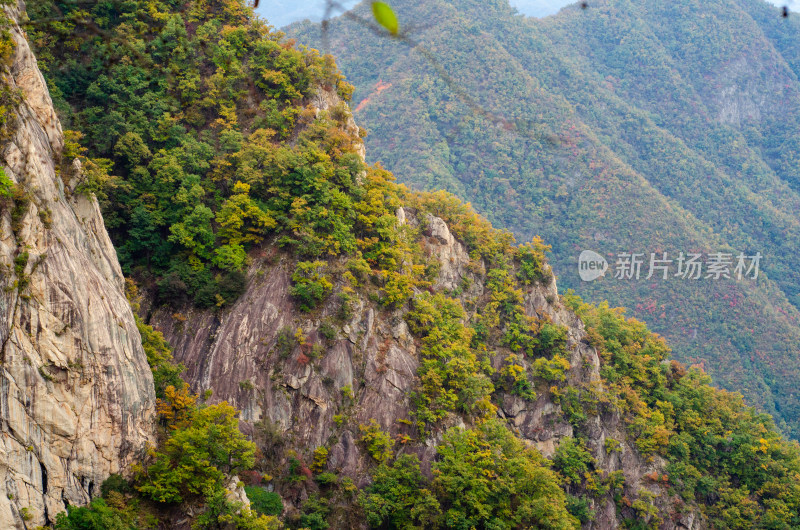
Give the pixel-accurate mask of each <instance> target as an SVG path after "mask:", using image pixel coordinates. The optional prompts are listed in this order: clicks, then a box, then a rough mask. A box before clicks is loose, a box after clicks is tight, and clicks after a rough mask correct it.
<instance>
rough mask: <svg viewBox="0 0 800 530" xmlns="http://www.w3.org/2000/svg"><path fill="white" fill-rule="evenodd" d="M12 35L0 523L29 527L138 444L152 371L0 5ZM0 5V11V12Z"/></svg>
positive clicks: (88, 201)
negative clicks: (62, 170) (61, 163)
mask: <svg viewBox="0 0 800 530" xmlns="http://www.w3.org/2000/svg"><path fill="white" fill-rule="evenodd" d="M4 9H5V16H6V17H8V18H9V19H10V20H11V24H10V28H9V29H10V33H11V36H12V39H13V41H14V44H15V49H14V52H13V55H12V59H11V64H10V65H9V66H7V67H5V68H4V69H3V71H2V72H0V78H1V79H0V91H2V92H3V93H4V97H5V96H8V95H9V94H10V95H11V96H9V97H12V98H13V99H14V104H12V105H6V109H7V110H6V113H5V118H6V124H7V126H6V128H5V130H4V132H3V134H2V136H0V158H1V159H2V167H3V169H4V172H5V175H6V176H7V178H8V179H9V180H10V181H11V182H13V184H14V186H13V188H12V189H13V193H12V195H13V196H11V197H5V198H2V197H0V287H1V288H0V347H1V349H0V528H4V529H5V528H25V527H28V528H33V527H36V526H37V525H42V524H46V523H47V522H51V521H53V520H54V519H55V514H56V513H57V512H60V511H62V510H64V508H65V506H66V504H72V505H81V504H85V503H86V502H88V501H89V500H90V498H91V497H92V496H94V495H97V494H99V489H100V484H101V483H102V481H103V480H104V479H105V478H106V477H107V476H108V475H109V474H110V473H115V472H119V471H120V470H121V469H122V468H123V467H124V466H125V465H126V464H128V463H130V462H131V461H132V460H134V459H135V458H136V457H137V456H138V455H140V454H141V451H142V450H143V448H144V446H145V444H146V443H147V442H148V441H150V440H151V439H152V437H153V435H152V425H153V416H154V402H155V397H154V394H153V382H152V375H151V372H150V370H149V368H148V365H147V359H146V356H145V354H144V351H143V350H142V347H141V339H140V336H139V333H138V331H137V329H136V324H135V322H134V319H133V315H132V313H131V310H130V307H129V305H128V303H127V300H126V299H125V295H124V289H123V288H124V284H123V277H122V273H121V270H120V267H119V263H118V262H117V258H116V254H115V252H114V248H113V247H112V245H111V242H110V240H109V238H108V235H107V233H106V231H105V227H104V225H103V220H102V217H101V215H100V210H99V208H98V205H97V201H96V200H95V199H94V198H93V197H91V198H89V197H87V196H86V195H83V194H81V193H78V192H75V189H74V188H75V186H76V184H77V183H78V182H79V181H80V180H81V178H82V175H81V170H80V165H79V164H77V163H75V164H73V166H72V168H71V170H70V171H68V172H65V173H69V175H70V179H66V180H67V183H66V185H65V184H64V182H63V181H62V178H61V177H60V176H59V172H58V170H57V167H58V161H59V160H60V158H61V151H62V149H63V145H64V139H63V136H62V133H61V126H60V124H59V122H58V118H57V117H56V115H55V112H54V110H53V107H52V103H51V100H50V96H49V94H48V92H47V88H46V85H45V82H44V79H43V78H42V75H41V73H40V72H39V70H38V68H37V65H36V59H35V58H34V56H33V54H32V52H31V50H30V47H29V46H28V43H27V41H26V39H25V36H24V34H23V33H22V31H21V30H20V28H19V27H18V25H17V22H18V21H19V18H20V16H21V13H23V12H24V5H23V4H22V3H21V2H20V4H19V5H16V6H10V7H5V8H4ZM0 14H2V13H0Z"/></svg>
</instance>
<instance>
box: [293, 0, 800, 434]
mask: <svg viewBox="0 0 800 530" xmlns="http://www.w3.org/2000/svg"><path fill="white" fill-rule="evenodd" d="M392 5H393V6H394V7H395V9H396V10H397V13H398V17H399V19H400V21H401V24H403V23H405V24H407V25H410V26H413V27H415V28H417V29H416V30H415V31H414V32H413V37H414V39H415V40H417V41H418V42H421V43H422V44H423V45H424V47H425V48H426V49H427V50H428V51H430V53H432V54H433V55H434V56H435V57H437V60H438V61H439V62H440V65H441V67H442V68H443V69H444V70H445V71H446V72H447V74H448V75H449V76H450V77H451V79H450V83H451V84H450V85H449V86H448V84H447V83H446V82H445V80H443V78H442V76H441V75H439V73H437V72H436V71H435V70H434V68H433V67H432V66H431V64H430V63H429V62H427V61H426V60H425V59H424V58H423V56H422V55H421V54H419V53H416V52H410V51H409V49H408V48H407V47H406V46H404V45H402V44H399V43H396V42H394V41H392V40H389V39H385V38H382V37H379V36H376V35H374V34H372V33H369V32H365V31H364V30H363V28H361V27H359V26H355V25H352V24H350V23H348V22H346V21H343V20H337V21H335V22H334V23H333V24H332V26H331V30H330V33H329V36H330V43H331V45H330V49H329V50H328V51H330V52H331V53H333V54H334V55H335V56H336V57H337V61H338V63H339V65H340V66H341V68H342V69H343V71H344V73H345V74H346V75H347V77H348V79H349V80H350V81H351V82H353V83H354V84H355V85H356V88H357V90H356V92H355V96H354V101H353V103H354V107H355V108H357V112H356V118H357V120H358V121H359V123H361V124H363V125H364V126H365V127H366V128H367V129H368V131H369V136H368V137H367V139H366V142H367V152H368V153H369V156H370V158H371V160H373V161H378V160H380V161H381V162H382V163H383V164H384V165H385V166H386V167H388V168H389V169H391V170H392V171H393V172H394V173H395V175H396V176H397V177H398V178H399V179H400V180H401V181H404V182H406V183H408V184H410V185H412V186H414V187H417V188H424V189H439V188H446V189H448V190H450V191H453V192H455V193H457V194H458V195H460V196H461V197H463V198H464V199H466V200H469V201H471V202H473V204H474V205H475V206H476V207H477V209H478V210H479V211H480V212H482V213H483V214H485V215H487V216H488V217H489V218H490V219H491V220H492V221H493V222H494V223H495V224H497V225H501V226H505V227H507V228H509V229H511V230H512V231H513V232H514V233H515V234H517V235H518V236H519V237H520V238H522V239H529V238H530V237H532V236H534V235H537V234H539V235H541V236H543V237H544V239H545V240H546V241H547V242H548V243H551V244H552V245H553V258H552V262H553V264H554V267H555V270H556V272H557V274H558V276H559V282H560V285H561V286H564V287H572V288H574V289H576V290H577V291H578V293H579V294H581V295H582V296H584V297H586V298H589V299H591V300H594V301H598V300H601V299H603V298H608V299H609V300H610V301H611V303H613V304H617V305H627V306H628V307H630V309H631V313H632V314H633V315H634V316H636V317H638V318H640V319H643V320H645V321H647V323H648V324H649V325H651V327H653V328H654V329H656V331H658V332H660V333H662V334H664V335H666V336H667V337H668V338H669V339H670V343H671V344H672V345H673V346H674V347H675V356H676V357H678V358H679V359H681V360H683V361H686V362H697V363H701V364H703V365H704V366H705V367H706V368H707V369H708V370H709V371H710V372H711V373H712V374H713V376H714V378H715V380H716V381H718V382H719V383H720V384H722V385H724V386H726V387H727V388H730V389H734V390H739V391H741V392H743V393H744V394H745V395H747V396H748V398H749V399H750V401H751V402H752V403H757V404H759V405H760V406H761V407H763V408H764V409H765V410H767V411H769V412H771V413H773V414H775V415H776V418H778V419H779V421H780V420H784V421H785V422H786V424H785V427H787V428H788V429H790V430H792V431H793V432H794V433H795V435H797V434H798V433H799V432H800V393H798V392H797V381H798V380H800V312H798V307H800V268H798V266H797V263H796V260H797V259H798V256H800V216H798V212H800V82H798V76H800V42H799V41H798V35H800V18H798V17H789V18H788V19H784V18H782V17H781V16H780V10H779V9H778V8H776V7H774V6H772V5H770V4H767V3H765V2H762V1H761V0H680V1H671V2H665V1H663V0H637V1H630V0H604V1H602V2H593V3H592V8H591V9H587V10H581V9H578V8H577V6H575V7H567V8H565V9H563V10H562V11H561V12H560V13H559V14H558V15H556V16H553V17H547V18H544V19H532V18H525V17H519V16H516V15H515V13H514V11H513V10H512V9H511V8H510V7H509V5H508V3H507V2H505V1H503V0H494V1H492V0H481V1H478V0H453V1H445V0H426V1H419V0H413V1H412V0H396V1H394V2H392ZM356 9H363V10H365V11H364V13H363V14H364V15H365V16H369V13H368V12H367V11H366V9H368V8H367V6H366V5H362V6H359V7H357V8H356ZM290 34H292V35H293V36H295V37H298V38H299V40H300V41H301V42H306V43H308V44H311V45H314V46H319V44H320V43H319V28H318V27H316V26H314V25H298V26H295V27H292V28H291V31H290ZM470 100H471V101H470ZM470 104H471V105H477V106H480V107H481V109H482V110H483V111H486V112H485V113H484V115H481V114H480V113H478V114H476V113H475V112H474V111H473V110H471V109H470V108H469V105H470ZM552 138H558V140H556V141H553V140H552ZM584 249H590V250H594V251H597V252H599V253H601V254H603V255H604V256H605V257H606V259H607V260H608V261H609V263H610V267H611V268H612V271H611V272H612V273H613V269H614V265H615V262H616V260H617V259H618V254H619V253H622V252H633V253H642V254H644V255H645V256H646V258H645V259H648V260H649V258H650V254H651V253H658V255H659V256H661V255H662V254H661V253H663V252H668V254H669V256H670V257H671V258H677V257H678V256H679V253H680V252H684V253H689V252H700V253H706V254H710V253H714V252H717V251H724V252H727V253H734V254H738V253H739V252H743V253H747V254H754V253H756V252H760V253H761V254H762V255H763V256H764V258H763V260H762V263H761V265H762V272H763V274H762V275H761V276H760V277H759V280H758V281H757V282H754V281H735V280H720V281H713V280H700V281H690V280H683V279H680V278H675V277H674V276H670V278H671V279H669V280H660V279H658V277H656V279H653V278H651V279H650V280H647V281H645V279H644V276H646V274H647V266H648V265H649V264H648V263H645V264H644V268H643V270H644V271H645V272H644V274H643V276H642V279H640V280H639V281H635V280H623V279H614V278H613V277H612V276H613V274H608V275H607V276H606V277H605V278H603V279H601V280H597V281H594V282H582V281H581V280H580V278H579V277H578V270H577V259H578V255H579V254H580V253H581V251H582V250H584ZM673 267H674V269H675V268H676V264H675V263H673ZM674 269H673V270H672V273H673V274H674V272H675V270H674Z"/></svg>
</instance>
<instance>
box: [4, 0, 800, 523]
mask: <svg viewBox="0 0 800 530" xmlns="http://www.w3.org/2000/svg"><path fill="white" fill-rule="evenodd" d="M476 5H477V4H476ZM28 16H29V17H30V21H29V23H28V24H25V26H24V27H25V28H27V31H28V37H29V38H30V40H31V41H32V43H33V47H34V51H35V52H36V53H37V55H38V57H39V61H40V62H39V64H40V67H41V68H42V70H43V71H44V74H45V77H46V79H47V81H48V85H49V87H50V91H51V94H52V96H53V100H54V103H55V105H56V107H57V109H58V110H59V112H60V118H61V120H62V122H63V124H64V126H65V129H69V130H71V131H73V132H71V133H68V135H67V142H66V144H65V147H64V152H63V157H62V158H63V160H62V162H63V164H62V167H61V169H60V171H62V172H63V173H62V175H63V178H65V179H67V182H71V181H70V180H69V178H68V177H69V175H71V173H68V168H70V167H71V168H75V167H76V166H77V167H79V168H80V167H82V168H83V169H82V170H81V171H80V172H78V171H77V170H74V169H73V171H75V172H76V173H77V174H79V175H81V176H82V178H81V180H80V182H78V183H75V185H74V187H73V188H72V191H71V192H74V193H76V194H81V193H82V194H85V195H87V196H89V197H91V195H92V194H94V195H96V196H97V197H98V198H99V199H100V202H101V206H102V208H103V212H104V217H105V222H106V224H107V226H108V229H109V233H110V235H111V239H112V241H113V242H114V245H115V247H116V249H117V253H118V255H119V259H120V262H121V265H122V268H123V270H124V272H125V273H126V275H127V276H128V277H129V282H128V284H127V286H128V293H127V294H128V296H129V299H130V301H131V303H132V305H133V307H134V310H135V311H136V312H137V313H138V319H137V324H138V329H139V332H140V334H141V338H142V343H143V346H144V352H145V353H146V355H147V359H148V361H149V363H150V366H151V368H152V370H153V380H154V385H155V396H156V397H157V398H158V403H157V412H158V419H159V421H158V425H157V428H156V433H157V442H158V443H157V445H156V446H154V447H152V448H151V450H150V451H148V453H147V454H146V455H143V456H142V459H141V461H140V462H138V463H137V464H136V465H134V466H132V467H131V468H130V469H126V470H125V471H124V473H123V475H124V476H125V478H123V477H122V476H118V475H114V476H113V477H112V478H110V479H109V480H107V481H106V482H105V483H104V484H102V486H100V487H99V493H100V495H97V496H96V498H95V499H94V501H93V502H92V503H91V504H90V505H89V506H87V507H83V508H75V507H71V508H70V509H69V512H68V513H62V514H60V515H58V516H54V519H55V520H54V521H49V522H54V523H55V527H56V528H59V529H62V530H64V529H69V530H74V529H81V530H84V529H87V528H88V529H92V530H94V529H100V528H104V529H105V528H115V529H117V528H118V529H132V528H188V527H191V528H196V529H206V528H208V529H217V528H241V529H274V528H280V527H288V528H298V529H299V528H309V529H312V530H324V529H327V528H356V527H364V526H369V527H372V528H404V529H409V528H464V529H466V528H493V529H512V528H520V527H525V528H529V527H537V528H538V527H541V528H554V529H568V528H579V527H581V526H583V527H586V528H611V527H628V528H676V527H683V528H693V529H694V528H706V527H716V528H792V527H798V526H800V519H799V517H800V515H798V514H800V489H799V488H798V483H800V447H798V444H797V443H796V442H793V441H788V440H787V439H785V438H784V437H782V435H781V433H780V432H779V431H778V429H777V428H776V426H775V424H774V422H773V420H772V418H771V417H770V416H769V415H766V414H763V413H759V412H757V411H756V410H754V409H752V408H750V407H748V406H747V405H746V404H745V401H744V400H743V399H742V397H741V396H740V395H738V394H732V393H728V392H726V391H724V390H718V389H715V388H713V387H712V386H711V384H710V383H711V380H710V378H709V377H708V376H707V375H705V373H704V372H703V371H702V370H701V369H699V368H697V367H693V368H686V367H685V366H684V365H682V364H680V363H678V362H676V361H672V360H671V359H670V349H669V347H668V346H667V342H666V341H665V340H664V339H663V338H662V337H660V336H659V335H657V334H654V333H652V332H650V331H649V330H648V329H647V327H646V326H645V325H644V324H643V323H642V322H640V321H637V320H635V319H629V318H626V316H625V314H624V311H623V310H621V309H613V308H611V307H609V305H608V304H607V303H600V304H596V305H594V304H588V303H585V302H584V301H583V300H582V299H581V298H580V297H579V296H577V295H576V294H575V293H574V292H571V291H562V292H561V293H559V291H558V290H557V288H556V281H555V277H554V275H553V271H552V268H551V267H550V265H549V264H548V260H547V257H546V256H547V255H548V253H549V252H550V250H551V249H550V246H548V244H560V242H559V240H557V239H551V240H550V241H543V240H542V239H540V238H538V237H530V238H526V239H525V240H524V241H525V242H524V243H523V244H519V242H518V241H517V240H515V238H514V236H513V235H512V234H511V232H509V231H505V230H500V229H497V228H494V227H493V226H492V225H491V224H490V223H489V222H488V221H487V220H486V219H485V218H484V217H482V216H480V215H479V214H477V213H475V211H473V210H472V208H471V207H469V206H468V205H465V204H464V203H463V202H461V201H460V200H459V199H457V198H456V197H455V196H453V195H450V194H448V193H445V192H438V193H430V192H416V191H411V190H409V189H408V188H406V187H405V186H403V185H401V184H398V183H396V182H395V177H394V176H393V175H392V173H390V172H389V171H387V170H386V169H384V168H383V167H381V165H380V164H367V163H366V162H365V154H364V144H363V138H364V135H365V131H364V130H363V129H361V128H359V127H358V126H357V125H356V124H355V122H354V121H353V118H352V114H351V110H350V108H349V107H348V105H347V104H346V101H347V100H348V99H350V97H351V95H352V93H353V86H352V85H350V84H349V83H348V82H347V81H345V80H344V77H343V76H342V75H341V73H340V72H339V70H338V68H337V66H336V64H335V62H334V60H333V58H332V57H331V56H328V55H325V56H323V55H320V54H319V53H318V52H317V51H315V50H312V49H307V48H303V47H299V46H298V45H297V44H296V42H293V41H291V40H287V39H286V37H285V35H283V34H282V33H280V32H276V31H274V30H273V29H271V28H270V27H269V26H268V25H266V24H265V23H264V22H263V21H259V20H257V19H254V18H253V17H252V12H251V10H250V8H248V7H247V6H246V5H245V4H244V2H242V1H240V0H194V1H191V2H185V1H183V0H180V1H178V0H174V1H173V0H126V1H124V2H100V3H97V4H95V5H92V6H89V7H86V6H83V5H81V6H77V5H75V4H74V3H72V2H70V1H68V0H45V1H42V2H37V3H35V4H33V3H32V4H31V5H29V6H28ZM459 16H460V15H459V14H458V13H457V12H456V13H453V17H454V18H453V20H454V21H455V22H456V23H457V22H459V20H460V19H459V18H458V17H459ZM498 20H499V19H498ZM477 34H479V32H478V33H477ZM386 45H387V41H379V42H378V43H376V46H377V47H380V46H386ZM376 50H378V48H376V49H375V50H372V49H370V48H364V52H365V53H367V52H373V51H376ZM431 82H432V83H434V84H435V82H434V81H431ZM420 101H423V100H420ZM561 104H562V107H559V106H558V105H556V104H554V107H553V108H554V109H556V110H554V111H553V112H556V111H557V110H558V109H559V108H563V102H562V103H561ZM398 123H400V122H398ZM533 137H536V136H533ZM415 140H417V138H415ZM541 153H542V155H541V156H546V155H545V154H544V153H545V148H544V147H542V149H541ZM421 156H422V155H421ZM553 156H555V155H553ZM575 156H576V158H580V156H581V155H580V153H576V154H575ZM76 158H77V159H78V160H79V162H80V164H75V163H73V162H72V161H73V160H74V159H76ZM613 175H614V174H613V173H612V172H611V171H610V169H609V171H608V179H612V178H613V179H617V178H618V177H616V176H613ZM630 175H633V173H632V170H631V172H630ZM558 177H559V175H554V177H553V178H558ZM631 178H632V177H631ZM613 182H618V180H613ZM0 184H2V187H0V196H2V198H3V199H2V200H3V202H2V206H3V216H4V219H5V218H6V217H8V218H10V219H12V220H13V218H15V216H16V218H19V217H20V216H21V215H23V213H24V209H25V207H27V206H28V204H29V203H28V202H26V199H25V196H24V194H23V193H22V191H21V189H20V188H19V187H18V186H15V185H14V184H13V183H10V182H6V181H0ZM640 184H641V189H642V190H644V191H642V193H649V194H651V195H652V196H654V197H655V192H653V191H648V190H649V188H647V187H646V186H645V184H646V183H644V182H640ZM498 197H501V196H498ZM27 200H28V201H29V199H27ZM498 200H501V199H500V198H498ZM502 200H508V201H510V196H509V197H508V198H506V199H502ZM509 204H510V202H509ZM44 217H46V215H45V216H44ZM43 222H44V221H43ZM687 223H689V222H688V221H686V222H685V223H684V225H682V226H689V224H687ZM638 228H640V229H641V227H638ZM697 233H701V232H697ZM683 243H685V242H683ZM24 267H25V264H23V266H22V269H21V270H22V271H24ZM137 284H138V287H137ZM770 285H771V284H770ZM17 288H19V289H23V290H24V288H25V287H24V285H23V286H20V285H17ZM753 292H755V293H756V294H757V293H758V292H760V291H758V292H757V291H753ZM753 296H755V294H754V295H753ZM717 316H718V317H719V318H722V316H721V315H717ZM752 318H753V317H751V323H750V325H751V326H752V325H755V324H753V323H752ZM731 325H733V324H731ZM156 327H157V328H159V329H160V330H161V331H163V334H162V333H161V332H160V331H157V330H156V329H155V328H156ZM62 331H63V330H62ZM737 332H739V335H738V336H746V335H743V334H741V331H740V330H737ZM788 336H789V337H790V338H791V335H788ZM787 340H788V339H787ZM181 361H185V362H186V366H182V365H180V364H178V362H181ZM789 368H791V367H789ZM789 368H787V369H789ZM181 375H182V376H183V377H184V378H185V379H186V383H184V382H183V381H182V380H181ZM233 405H235V406H236V407H238V409H239V410H240V411H241V413H239V411H238V410H236V409H235V408H234V407H233ZM237 417H238V420H239V421H237ZM234 475H236V476H238V478H239V479H240V480H241V484H235V483H234V484H229V483H227V481H229V480H231V477H232V476H234ZM239 490H244V491H246V492H247V497H248V499H249V503H250V509H247V508H244V506H245V503H244V500H242V499H239V498H236V497H235V495H234V491H239ZM232 497H233V498H232ZM243 508H244V509H243ZM26 514H27V515H30V514H28V513H27V512H26ZM51 515H53V514H51ZM23 518H24V516H23ZM25 520H28V519H25Z"/></svg>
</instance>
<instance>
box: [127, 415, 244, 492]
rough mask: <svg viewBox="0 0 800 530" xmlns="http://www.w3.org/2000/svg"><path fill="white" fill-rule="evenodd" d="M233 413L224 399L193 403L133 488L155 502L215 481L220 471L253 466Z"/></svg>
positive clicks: (217, 482) (222, 474)
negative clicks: (183, 421) (187, 419)
mask: <svg viewBox="0 0 800 530" xmlns="http://www.w3.org/2000/svg"><path fill="white" fill-rule="evenodd" d="M237 416H238V411H237V410H236V409H234V408H233V407H231V406H230V405H228V404H227V403H226V402H223V403H220V404H218V405H211V406H207V407H200V408H198V409H197V411H196V412H195V413H194V414H193V415H192V418H191V421H190V422H189V424H188V425H187V426H185V427H179V428H178V429H176V430H175V431H173V433H172V435H171V436H170V437H169V439H168V440H167V441H166V442H165V443H164V448H163V449H162V450H160V451H157V452H155V454H154V455H153V462H152V463H150V464H149V465H147V467H146V468H145V470H144V479H143V481H142V484H141V485H140V486H139V487H138V490H139V491H140V492H142V493H143V494H145V495H146V496H148V497H149V498H151V499H153V500H155V501H158V502H166V503H172V502H181V501H182V500H184V499H185V498H187V497H190V496H199V495H202V494H204V493H205V492H206V491H207V490H208V489H209V488H211V489H212V490H215V489H216V488H218V487H220V485H221V484H222V482H223V481H224V477H225V474H235V473H236V472H238V471H241V470H245V469H248V468H250V467H252V465H253V462H254V459H253V455H254V451H255V445H254V444H253V443H252V442H250V441H248V440H247V439H246V438H245V437H244V435H243V434H242V433H241V432H240V431H239V420H238V419H237Z"/></svg>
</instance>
